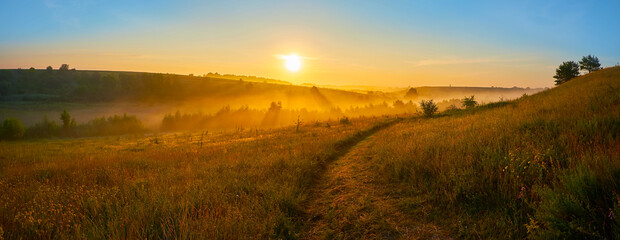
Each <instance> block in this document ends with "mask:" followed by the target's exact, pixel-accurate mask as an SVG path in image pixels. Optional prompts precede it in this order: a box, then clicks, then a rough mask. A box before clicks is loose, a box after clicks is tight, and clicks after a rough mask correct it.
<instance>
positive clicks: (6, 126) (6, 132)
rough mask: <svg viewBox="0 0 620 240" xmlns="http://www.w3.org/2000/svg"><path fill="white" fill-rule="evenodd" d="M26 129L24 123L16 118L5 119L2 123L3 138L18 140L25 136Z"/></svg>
mask: <svg viewBox="0 0 620 240" xmlns="http://www.w3.org/2000/svg"><path fill="white" fill-rule="evenodd" d="M25 132H26V129H25V128H24V125H23V124H22V123H21V122H20V121H19V119H16V118H7V119H4V123H2V132H1V133H2V138H6V139H11V140H16V139H20V138H22V137H23V136H24V133H25Z"/></svg>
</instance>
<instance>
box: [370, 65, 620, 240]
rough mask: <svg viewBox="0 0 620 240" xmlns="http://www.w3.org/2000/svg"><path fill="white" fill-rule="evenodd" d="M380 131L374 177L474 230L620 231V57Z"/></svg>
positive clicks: (500, 234)
mask: <svg viewBox="0 0 620 240" xmlns="http://www.w3.org/2000/svg"><path fill="white" fill-rule="evenodd" d="M495 106H498V107H494V108H493V107H481V108H478V109H475V110H472V111H467V112H460V113H458V114H454V115H452V116H441V117H438V118H435V119H414V120H411V121H407V122H402V123H399V124H397V125H395V126H393V127H391V128H390V129H388V130H386V131H382V132H380V133H378V134H377V135H376V136H375V137H376V141H377V143H376V145H375V146H376V147H374V148H372V149H369V150H368V151H370V154H371V155H373V156H375V157H374V158H372V160H371V164H372V165H373V167H372V168H373V169H376V171H375V172H374V173H375V176H374V177H375V178H376V179H378V180H380V181H381V182H382V183H383V184H385V185H389V186H392V191H393V192H392V194H391V196H392V197H393V198H395V199H398V201H399V202H400V207H401V210H402V211H404V212H408V213H409V214H410V215H409V216H417V217H427V218H430V219H432V220H434V221H435V222H438V223H442V225H446V226H449V228H450V230H451V231H452V232H453V233H454V234H456V235H457V236H459V237H466V238H479V237H481V238H523V237H526V236H527V237H531V238H536V239H538V238H551V239H557V238H589V239H597V238H607V239H614V238H616V239H617V238H620V225H619V223H620V222H619V220H618V214H619V213H620V195H619V194H620V67H615V68H609V69H604V70H600V71H597V72H594V73H591V74H587V75H585V76H581V77H578V78H575V79H573V80H571V81H569V82H567V83H565V84H562V85H561V86H558V87H555V88H553V89H550V90H547V91H544V92H541V93H539V94H536V95H533V96H527V97H523V98H520V99H518V100H516V101H511V102H507V103H505V104H495Z"/></svg>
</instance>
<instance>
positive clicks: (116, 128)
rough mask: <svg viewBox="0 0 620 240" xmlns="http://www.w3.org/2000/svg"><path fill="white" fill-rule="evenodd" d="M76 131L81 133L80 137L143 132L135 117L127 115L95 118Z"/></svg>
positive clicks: (140, 123)
mask: <svg viewBox="0 0 620 240" xmlns="http://www.w3.org/2000/svg"><path fill="white" fill-rule="evenodd" d="M78 130H79V131H81V135H86V136H105V135H121V134H132V133H141V132H144V131H145V129H144V126H143V125H142V122H141V121H140V120H139V119H138V118H136V116H129V115H127V114H123V115H122V116H119V115H114V116H110V117H108V118H106V117H105V116H104V117H101V118H95V119H93V120H91V121H90V122H89V123H88V124H86V125H83V126H81V128H78Z"/></svg>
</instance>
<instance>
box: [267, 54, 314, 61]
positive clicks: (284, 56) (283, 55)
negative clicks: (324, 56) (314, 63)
mask: <svg viewBox="0 0 620 240" xmlns="http://www.w3.org/2000/svg"><path fill="white" fill-rule="evenodd" d="M273 56H274V57H277V58H280V59H282V58H286V57H288V56H290V54H288V55H285V54H276V55H273ZM297 57H299V59H304V60H317V59H318V58H313V57H304V56H299V55H297Z"/></svg>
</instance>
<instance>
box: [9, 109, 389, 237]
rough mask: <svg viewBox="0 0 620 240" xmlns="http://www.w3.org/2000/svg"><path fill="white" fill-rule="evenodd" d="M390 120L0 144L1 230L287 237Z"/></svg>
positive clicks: (59, 233) (51, 233)
mask: <svg viewBox="0 0 620 240" xmlns="http://www.w3.org/2000/svg"><path fill="white" fill-rule="evenodd" d="M386 120H388V119H387V118H383V117H381V118H366V119H354V120H352V123H351V124H339V123H337V122H331V123H330V124H331V127H329V128H327V127H326V125H325V123H323V124H321V125H320V126H315V125H314V124H312V125H307V126H302V128H301V130H300V131H299V132H296V131H295V129H294V128H291V127H289V128H281V129H275V130H251V131H243V132H234V133H215V134H213V133H211V134H208V135H207V137H206V138H203V143H202V147H201V146H200V140H199V139H200V137H201V135H202V133H201V132H186V133H177V134H168V135H159V136H157V135H152V136H135V137H134V136H122V137H108V138H90V139H75V140H53V141H34V142H2V143H0V152H2V154H1V157H0V158H1V160H0V227H1V228H2V229H3V231H4V237H5V238H8V239H12V238H17V237H23V238H89V239H90V238H113V239H117V238H166V239H169V238H219V239H247V238H270V237H284V238H286V237H288V236H291V235H293V234H294V231H295V229H294V228H295V226H294V224H293V222H292V220H291V219H294V218H295V217H297V216H296V214H297V212H299V209H298V208H299V204H300V203H301V202H302V201H303V200H304V199H305V198H306V197H307V196H306V195H307V191H306V189H307V188H308V186H309V185H310V184H312V183H313V181H315V180H314V178H315V176H317V175H319V174H320V172H321V171H322V169H323V166H322V165H324V164H325V163H326V161H329V160H330V159H329V158H330V157H333V154H335V153H338V149H337V148H339V147H342V146H344V145H346V143H347V141H348V139H349V138H355V137H356V136H357V135H356V134H358V133H359V132H360V131H362V130H364V129H369V128H371V127H372V126H374V125H376V124H379V123H381V122H384V121H386Z"/></svg>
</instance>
